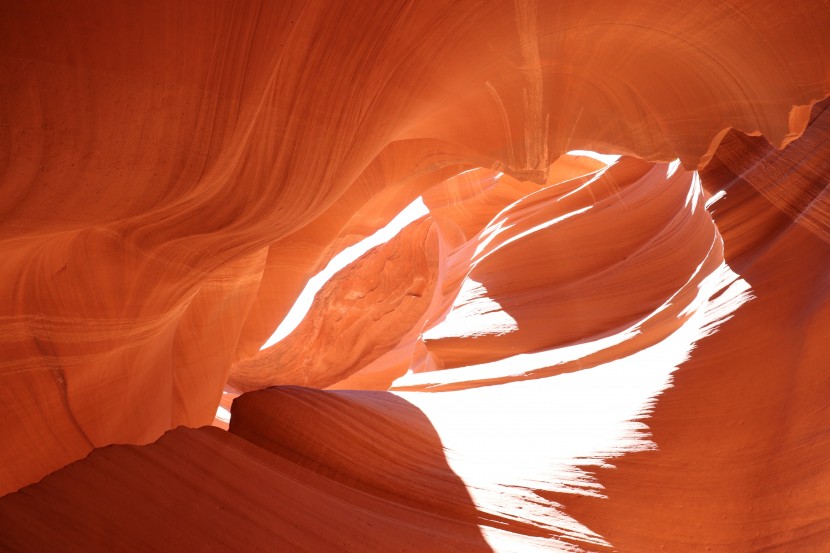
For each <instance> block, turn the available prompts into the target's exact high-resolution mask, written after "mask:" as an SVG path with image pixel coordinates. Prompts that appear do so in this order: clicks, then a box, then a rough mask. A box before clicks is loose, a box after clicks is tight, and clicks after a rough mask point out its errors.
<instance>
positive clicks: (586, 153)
mask: <svg viewBox="0 0 830 553" xmlns="http://www.w3.org/2000/svg"><path fill="white" fill-rule="evenodd" d="M567 153H568V155H569V156H583V157H590V158H591V159H595V160H597V161H599V162H601V163H604V164H606V165H614V164H615V163H617V160H618V159H620V158H621V157H622V156H618V155H612V154H600V153H597V152H592V151H591V150H571V151H570V152H567Z"/></svg>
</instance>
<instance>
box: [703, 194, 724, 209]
mask: <svg viewBox="0 0 830 553" xmlns="http://www.w3.org/2000/svg"><path fill="white" fill-rule="evenodd" d="M724 196H726V190H720V191H718V192H716V193H715V194H713V195H712V197H711V198H709V199H708V200H706V209H709V208H710V207H712V205H713V204H714V203H715V202H717V201H718V200H720V199H723V197H724Z"/></svg>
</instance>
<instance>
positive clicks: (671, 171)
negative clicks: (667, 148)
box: [666, 158, 680, 178]
mask: <svg viewBox="0 0 830 553" xmlns="http://www.w3.org/2000/svg"><path fill="white" fill-rule="evenodd" d="M678 167H680V158H678V159H675V160H674V161H672V162H671V163H669V168H668V170H667V171H666V178H669V177H671V176H672V175H673V174H674V173H675V172H676V171H677V168H678Z"/></svg>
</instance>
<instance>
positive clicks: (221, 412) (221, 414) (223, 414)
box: [216, 405, 231, 424]
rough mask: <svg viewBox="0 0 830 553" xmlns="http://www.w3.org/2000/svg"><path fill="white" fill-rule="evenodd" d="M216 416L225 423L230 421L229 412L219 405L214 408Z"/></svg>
mask: <svg viewBox="0 0 830 553" xmlns="http://www.w3.org/2000/svg"><path fill="white" fill-rule="evenodd" d="M216 418H217V419H219V420H220V421H222V422H224V423H225V424H229V423H230V422H231V412H230V411H228V410H227V409H225V408H224V407H222V406H221V405H220V406H219V407H217V408H216Z"/></svg>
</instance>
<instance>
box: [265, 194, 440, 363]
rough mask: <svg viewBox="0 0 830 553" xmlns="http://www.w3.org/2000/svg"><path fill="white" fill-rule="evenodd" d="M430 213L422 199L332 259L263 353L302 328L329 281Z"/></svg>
mask: <svg viewBox="0 0 830 553" xmlns="http://www.w3.org/2000/svg"><path fill="white" fill-rule="evenodd" d="M427 214H429V209H428V208H427V206H426V205H425V204H424V201H423V200H422V199H421V197H420V196H419V197H418V198H417V199H416V200H415V201H414V202H412V203H411V204H409V205H408V206H406V208H404V210H403V211H401V212H400V213H398V215H397V216H396V217H395V218H394V219H392V220H391V221H390V222H389V224H387V225H386V226H385V227H383V228H382V229H380V230H379V231H377V232H376V233H374V234H373V235H371V236H369V237H367V238H364V239H363V240H361V241H360V242H358V243H357V244H355V245H353V246H349V247H348V248H345V249H344V250H343V251H342V252H340V253H338V254H337V255H336V256H334V257H333V258H332V260H331V261H329V264H328V265H326V268H325V269H323V270H322V271H320V272H319V273H317V274H316V275H314V276H313V277H312V278H311V279H310V280H309V281H308V284H306V286H305V288H304V289H303V291H302V292H301V293H300V295H299V297H298V298H297V300H296V301H295V302H294V305H293V306H292V307H291V310H290V311H289V312H288V315H286V316H285V319H284V320H283V321H282V322H281V323H280V325H279V326H278V327H277V330H276V331H274V334H273V335H272V336H271V337H270V338H268V341H267V342H265V344H263V346H262V347H261V348H259V350H260V351H262V350H264V349H266V348H269V347H271V346H273V345H274V344H276V343H277V342H279V341H281V340H282V339H283V338H285V337H286V336H288V335H289V334H291V332H293V331H294V329H295V328H297V326H299V324H300V323H301V322H302V320H303V318H305V315H306V313H308V310H309V308H310V307H311V303H312V302H313V301H314V296H316V295H317V292H319V291H320V289H321V288H322V287H323V285H324V284H325V283H326V282H328V280H329V279H330V278H331V277H333V276H334V275H335V274H336V273H337V272H338V271H340V270H341V269H343V268H345V267H346V266H348V265H349V264H350V263H353V262H355V261H356V260H357V259H358V258H359V257H360V256H362V255H363V254H365V253H366V252H368V251H369V250H371V249H372V248H375V247H377V246H380V245H381V244H384V243H386V242H388V241H389V240H391V239H392V238H394V237H395V236H396V235H397V234H398V233H399V232H400V231H401V230H403V228H404V227H406V226H407V225H409V224H411V223H413V222H415V221H417V220H418V219H420V218H422V217H424V216H426V215H427Z"/></svg>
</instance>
